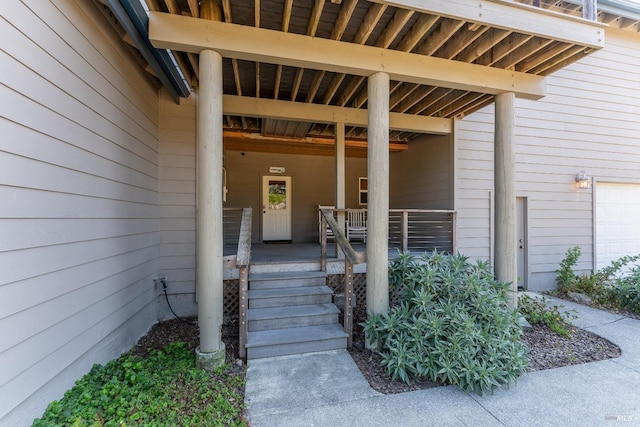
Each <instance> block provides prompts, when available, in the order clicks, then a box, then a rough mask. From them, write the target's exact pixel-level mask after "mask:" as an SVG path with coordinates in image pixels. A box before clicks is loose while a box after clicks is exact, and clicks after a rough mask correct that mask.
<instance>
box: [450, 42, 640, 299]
mask: <svg viewBox="0 0 640 427" xmlns="http://www.w3.org/2000/svg"><path fill="white" fill-rule="evenodd" d="M639 58H640V41H638V39H637V37H635V36H634V35H631V34H630V33H626V32H622V31H617V30H608V34H607V46H606V47H605V49H603V50H601V51H599V52H596V53H594V54H592V55H590V56H588V57H585V58H584V59H582V60H581V61H579V62H578V63H575V64H573V65H571V66H569V67H568V68H567V69H564V70H561V71H559V72H556V73H555V74H553V75H552V76H549V77H548V78H547V96H546V97H545V98H543V99H541V100H539V101H528V100H521V99H518V100H517V102H516V161H517V165H516V180H517V184H516V188H517V194H518V196H519V197H527V199H528V211H529V212H528V215H529V217H528V236H529V246H528V251H529V273H530V277H529V287H530V288H531V289H548V288H552V287H553V286H555V270H556V269H557V268H558V265H559V263H560V261H561V260H562V259H563V258H564V255H565V253H566V250H567V249H568V248H569V247H571V246H575V245H579V246H580V247H581V248H582V256H581V258H580V260H579V262H578V264H577V266H576V270H577V271H578V272H585V271H590V270H591V269H592V268H593V251H594V248H593V198H592V195H593V193H592V190H577V189H576V187H575V181H574V177H575V175H576V174H577V173H578V171H580V170H585V171H586V172H587V174H588V175H591V176H594V177H595V178H596V179H598V180H606V181H613V182H632V183H639V182H640V169H638V164H640V145H639V144H638V143H637V135H639V134H640V120H638V113H639V112H640V81H639V80H638V75H640V59H639ZM493 120H494V118H493V106H489V107H486V108H485V109H483V110H482V111H480V112H478V113H476V114H473V115H471V116H470V117H467V118H465V119H463V120H461V121H460V122H459V133H458V170H457V173H458V184H459V185H458V189H457V191H458V193H457V209H458V212H459V213H458V236H459V239H458V247H459V248H460V250H461V251H463V252H465V253H467V254H469V255H471V254H476V255H479V256H481V257H482V258H487V259H488V258H490V256H491V255H490V247H491V243H490V242H491V240H490V239H491V238H490V234H489V233H488V232H487V233H486V234H484V235H483V233H482V231H481V229H482V228H483V227H486V224H487V223H488V222H489V221H490V217H491V212H490V206H489V205H490V203H489V197H490V196H489V192H490V191H491V190H492V189H493ZM487 231H488V229H487Z"/></svg>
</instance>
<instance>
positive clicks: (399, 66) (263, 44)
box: [149, 12, 545, 99]
mask: <svg viewBox="0 0 640 427" xmlns="http://www.w3.org/2000/svg"><path fill="white" fill-rule="evenodd" d="M149 39H150V40H151V43H152V44H153V45H154V46H155V47H156V48H161V49H171V50H178V51H182V52H191V53H199V52H200V51H202V50H205V49H211V50H215V51H217V52H219V53H220V54H221V55H222V56H224V57H228V58H235V59H243V60H248V61H257V62H264V63H270V64H280V65H287V66H290V67H302V68H309V69H313V70H323V71H331V72H335V73H344V74H350V75H356V76H365V77H366V76H369V75H371V74H374V73H377V72H385V73H387V74H389V77H390V79H391V80H396V81H401V82H407V83H415V84H420V85H429V86H438V87H444V88H449V89H458V90H464V91H470V92H480V93H486V94H492V95H497V94H500V93H505V92H514V93H515V94H516V96H518V97H523V98H529V99H539V98H542V97H543V96H544V95H545V83H544V77H542V76H536V75H531V74H527V73H522V72H517V71H510V70H502V69H499V68H493V67H485V66H482V65H477V64H469V63H466V62H461V61H453V60H448V59H443V58H436V57H433V56H425V55H418V54H414V53H408V52H400V51H396V50H391V49H383V48H379V47H374V46H363V45H358V44H353V43H346V42H341V41H336V40H327V39H322V38H316V37H309V36H305V35H301V34H292V33H284V32H281V31H274V30H266V29H262V28H251V27H246V26H244V25H235V24H228V23H224V22H215V21H209V20H206V19H199V18H190V17H186V16H179V15H173V14H169V13H160V12H152V13H151V14H150V16H149Z"/></svg>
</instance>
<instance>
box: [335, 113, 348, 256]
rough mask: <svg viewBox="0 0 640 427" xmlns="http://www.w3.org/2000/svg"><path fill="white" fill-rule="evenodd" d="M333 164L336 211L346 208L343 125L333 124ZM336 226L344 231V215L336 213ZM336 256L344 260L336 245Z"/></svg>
mask: <svg viewBox="0 0 640 427" xmlns="http://www.w3.org/2000/svg"><path fill="white" fill-rule="evenodd" d="M335 129H336V131H335V162H336V165H335V166H336V196H335V205H336V209H345V208H346V199H347V198H346V195H345V194H346V190H345V189H346V180H345V170H346V161H345V151H344V150H345V142H344V140H345V132H344V123H335ZM337 219H338V226H339V227H340V228H341V229H342V230H345V228H344V226H345V213H344V212H338V218H337ZM336 251H337V256H338V258H340V259H343V258H344V253H343V252H342V251H341V250H340V248H339V247H338V245H336Z"/></svg>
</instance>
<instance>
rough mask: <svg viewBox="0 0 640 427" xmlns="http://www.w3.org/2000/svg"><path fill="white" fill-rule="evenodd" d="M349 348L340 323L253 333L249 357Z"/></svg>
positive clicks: (250, 340) (250, 338) (249, 339)
mask: <svg viewBox="0 0 640 427" xmlns="http://www.w3.org/2000/svg"><path fill="white" fill-rule="evenodd" d="M344 348H347V334H346V332H344V330H343V329H342V326H340V324H332V325H317V326H304V327H300V328H286V329H273V330H270V331H254V332H249V337H248V339H247V359H260V358H263V357H275V356H284V355H287V354H301V353H312V352H316V351H327V350H338V349H344Z"/></svg>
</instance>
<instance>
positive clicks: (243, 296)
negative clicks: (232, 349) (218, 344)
mask: <svg viewBox="0 0 640 427" xmlns="http://www.w3.org/2000/svg"><path fill="white" fill-rule="evenodd" d="M239 274H240V277H239V285H240V289H239V290H240V325H239V327H240V330H239V335H240V343H239V347H240V348H239V349H238V352H239V353H240V358H241V359H246V358H247V338H248V336H249V319H248V313H249V300H248V295H249V266H248V265H243V266H241V267H240V268H239Z"/></svg>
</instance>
